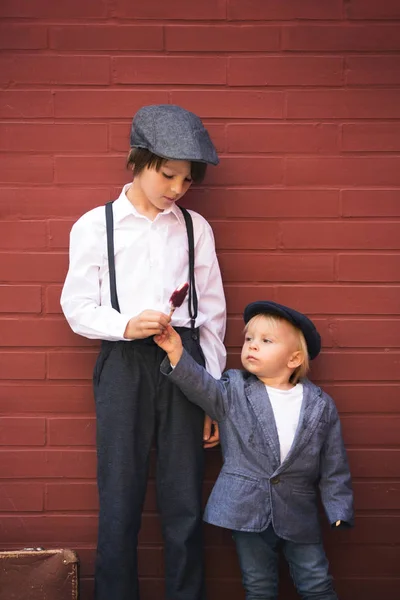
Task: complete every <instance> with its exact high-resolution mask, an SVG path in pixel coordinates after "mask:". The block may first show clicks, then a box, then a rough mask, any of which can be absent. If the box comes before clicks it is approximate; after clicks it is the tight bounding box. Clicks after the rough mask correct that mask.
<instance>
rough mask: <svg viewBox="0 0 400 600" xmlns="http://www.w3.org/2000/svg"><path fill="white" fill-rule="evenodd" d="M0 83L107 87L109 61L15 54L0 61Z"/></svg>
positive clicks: (89, 57) (104, 59) (82, 57)
mask: <svg viewBox="0 0 400 600" xmlns="http://www.w3.org/2000/svg"><path fill="white" fill-rule="evenodd" d="M0 73H1V77H0V82H1V83H3V84H5V85H10V84H11V83H13V84H15V83H22V84H23V83H39V84H40V83H42V84H50V85H51V84H62V85H68V84H76V83H81V84H84V85H107V84H109V83H110V59H109V57H107V56H49V55H44V54H38V55H29V54H23V55H22V54H16V55H14V56H12V57H5V56H4V57H3V58H2V59H0Z"/></svg>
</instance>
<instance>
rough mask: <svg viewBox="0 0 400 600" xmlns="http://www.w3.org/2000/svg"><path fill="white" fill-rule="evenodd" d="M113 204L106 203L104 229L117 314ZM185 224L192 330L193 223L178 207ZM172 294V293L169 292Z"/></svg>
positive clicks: (194, 305)
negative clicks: (105, 230)
mask: <svg viewBox="0 0 400 600" xmlns="http://www.w3.org/2000/svg"><path fill="white" fill-rule="evenodd" d="M112 205H113V203H112V202H107V204H106V206H105V209H106V229H107V254H108V271H109V275H110V294H111V306H112V307H113V308H115V310H117V311H118V312H121V311H120V308H119V302H118V295H117V282H116V277H115V256H114V255H115V252H114V219H113V208H112ZM180 209H181V211H182V213H183V216H184V219H185V223H186V231H187V236H188V245H189V301H188V304H189V316H190V326H191V329H192V330H193V329H194V328H195V327H196V317H197V310H198V302H197V294H196V285H195V278H194V234H193V221H192V217H191V215H190V213H189V212H188V211H187V210H186V208H182V206H181V207H180ZM171 293H172V292H171Z"/></svg>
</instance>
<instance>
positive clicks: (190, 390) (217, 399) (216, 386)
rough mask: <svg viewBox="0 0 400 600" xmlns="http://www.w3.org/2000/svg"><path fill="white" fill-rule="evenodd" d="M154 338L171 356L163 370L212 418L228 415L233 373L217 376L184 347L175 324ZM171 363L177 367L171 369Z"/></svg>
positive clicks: (163, 364) (162, 366)
mask: <svg viewBox="0 0 400 600" xmlns="http://www.w3.org/2000/svg"><path fill="white" fill-rule="evenodd" d="M154 341H155V342H156V344H158V345H159V346H160V348H162V349H163V350H164V351H165V352H166V353H167V358H166V359H164V361H163V362H162V364H161V372H162V373H164V375H166V376H168V378H169V379H170V380H171V381H172V382H173V383H174V384H176V385H177V386H178V387H179V388H180V389H181V390H182V392H183V393H184V394H185V396H186V397H187V398H188V400H190V401H191V402H193V403H194V404H197V405H198V406H200V407H201V408H202V409H203V410H204V411H205V413H206V414H207V415H210V417H211V418H212V419H214V420H215V421H221V420H222V419H224V417H225V415H226V412H227V410H228V406H229V387H230V386H229V376H228V375H225V376H224V377H222V379H219V380H217V379H214V377H213V376H212V375H210V374H209V373H208V372H207V371H206V369H205V368H204V367H202V366H201V365H199V364H198V363H197V362H196V361H195V360H194V359H193V358H192V357H191V356H190V354H189V353H188V352H186V350H184V348H183V346H182V341H181V338H180V336H179V334H178V333H177V332H176V331H175V330H174V329H173V328H172V327H171V325H168V326H167V327H166V328H165V330H164V332H163V333H161V334H160V335H156V336H154ZM170 365H171V366H172V367H173V369H170Z"/></svg>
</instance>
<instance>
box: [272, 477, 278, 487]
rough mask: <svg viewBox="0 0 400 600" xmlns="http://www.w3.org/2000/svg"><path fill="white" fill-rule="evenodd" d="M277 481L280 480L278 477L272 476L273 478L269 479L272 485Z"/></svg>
mask: <svg viewBox="0 0 400 600" xmlns="http://www.w3.org/2000/svg"><path fill="white" fill-rule="evenodd" d="M279 482H280V479H279V477H273V478H272V479H271V483H272V485H276V484H277V483H279Z"/></svg>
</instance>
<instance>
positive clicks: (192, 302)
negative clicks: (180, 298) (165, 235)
mask: <svg viewBox="0 0 400 600" xmlns="http://www.w3.org/2000/svg"><path fill="white" fill-rule="evenodd" d="M180 209H181V211H182V213H183V216H184V218H185V223H186V231H187V236H188V245H189V302H188V304H189V316H190V326H191V328H192V330H193V329H195V327H196V317H197V308H198V302H197V294H196V285H195V280H194V234H193V221H192V217H191V215H190V213H189V212H188V211H187V210H186V208H183V207H182V206H181V207H180Z"/></svg>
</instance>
